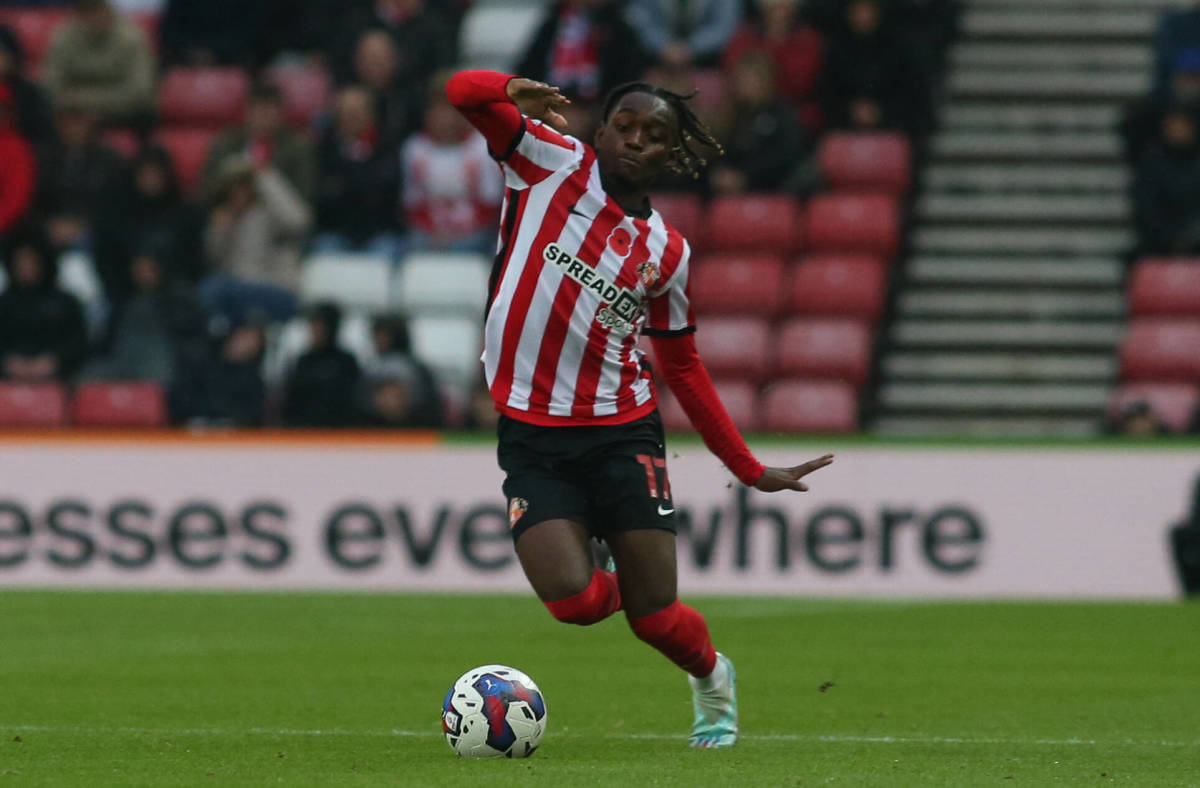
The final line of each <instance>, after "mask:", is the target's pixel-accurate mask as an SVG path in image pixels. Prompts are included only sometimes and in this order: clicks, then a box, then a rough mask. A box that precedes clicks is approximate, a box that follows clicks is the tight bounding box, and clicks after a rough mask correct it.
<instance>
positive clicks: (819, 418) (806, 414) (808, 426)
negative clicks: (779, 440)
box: [762, 380, 858, 432]
mask: <svg viewBox="0 0 1200 788" xmlns="http://www.w3.org/2000/svg"><path fill="white" fill-rule="evenodd" d="M762 412H763V420H764V427H765V429H767V430H769V431H772V432H853V431H854V430H856V429H858V399H857V396H856V395H855V392H854V387H853V386H851V385H850V384H849V383H837V382H830V381H809V380H787V381H781V382H779V383H776V384H774V385H772V386H771V387H770V388H768V389H767V390H766V392H765V393H764V394H763V400H762Z"/></svg>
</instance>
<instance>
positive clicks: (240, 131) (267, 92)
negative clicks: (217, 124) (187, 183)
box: [200, 82, 317, 200]
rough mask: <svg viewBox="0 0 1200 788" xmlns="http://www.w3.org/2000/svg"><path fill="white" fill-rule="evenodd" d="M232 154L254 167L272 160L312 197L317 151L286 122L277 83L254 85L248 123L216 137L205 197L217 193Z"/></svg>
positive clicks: (297, 187)
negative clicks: (225, 166)
mask: <svg viewBox="0 0 1200 788" xmlns="http://www.w3.org/2000/svg"><path fill="white" fill-rule="evenodd" d="M233 155H241V156H244V157H246V158H248V159H249V160H250V162H251V163H252V164H254V166H255V167H263V166H265V165H267V164H270V165H271V166H272V167H274V169H276V170H278V171H279V172H280V173H282V174H283V176H284V177H285V178H286V179H287V180H288V182H289V183H290V184H291V187H292V188H293V189H295V190H296V191H298V192H299V193H300V196H301V197H303V198H304V199H305V200H311V199H312V196H313V194H314V192H315V190H316V183H317V160H316V154H315V153H314V152H313V146H312V144H311V143H310V142H309V141H308V140H307V139H305V138H304V137H303V136H301V135H300V134H298V133H296V132H295V131H293V130H292V129H291V128H290V127H289V126H288V125H287V114H286V112H285V110H284V104H283V94H282V93H281V92H280V91H279V88H278V87H276V86H275V85H272V84H270V83H268V82H263V83H260V84H258V85H255V87H254V89H253V90H252V91H251V93H250V104H249V106H248V107H247V108H246V121H245V123H243V124H242V125H240V126H235V127H233V128H230V129H226V130H225V131H223V132H222V133H221V135H220V136H219V137H217V138H216V139H215V140H214V141H213V144H212V148H210V149H209V151H208V158H207V159H206V160H205V162H204V173H203V174H202V175H201V179H200V188H201V192H202V193H203V194H204V195H205V196H206V197H209V198H211V197H212V195H213V194H214V192H215V190H216V187H217V185H218V182H219V181H220V173H221V167H222V165H223V163H224V162H226V161H228V160H229V157H230V156H233Z"/></svg>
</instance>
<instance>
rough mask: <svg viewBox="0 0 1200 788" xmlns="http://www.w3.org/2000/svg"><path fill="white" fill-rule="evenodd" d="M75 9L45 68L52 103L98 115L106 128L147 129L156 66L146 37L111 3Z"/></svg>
mask: <svg viewBox="0 0 1200 788" xmlns="http://www.w3.org/2000/svg"><path fill="white" fill-rule="evenodd" d="M74 7H75V13H74V14H73V15H72V16H71V17H70V18H69V19H67V21H65V22H63V24H62V26H61V27H59V28H58V29H57V30H55V31H54V38H53V39H52V41H51V44H50V51H49V52H48V53H47V54H46V60H45V62H44V63H43V64H42V80H43V82H44V83H45V85H46V88H47V90H49V91H50V98H51V100H52V101H53V102H54V104H55V106H58V105H60V104H67V105H70V106H72V107H78V108H80V109H83V110H87V111H89V112H92V113H95V114H96V115H97V116H98V117H99V118H100V120H101V121H102V122H104V123H105V124H118V125H134V126H138V127H147V126H148V125H149V124H150V123H151V122H152V119H153V115H154V66H155V64H154V55H153V53H152V52H151V50H150V44H149V42H147V41H146V35H145V33H143V32H142V29H141V28H140V27H138V26H137V25H136V24H134V23H133V22H131V21H130V20H128V19H125V18H123V17H120V16H118V15H117V13H116V12H115V11H113V9H112V7H111V6H110V5H109V4H108V0H75V2H74Z"/></svg>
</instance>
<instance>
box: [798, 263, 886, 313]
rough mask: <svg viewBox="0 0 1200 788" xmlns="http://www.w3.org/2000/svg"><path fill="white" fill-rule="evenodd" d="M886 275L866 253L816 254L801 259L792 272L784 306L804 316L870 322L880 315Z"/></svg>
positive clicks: (882, 265)
mask: <svg viewBox="0 0 1200 788" xmlns="http://www.w3.org/2000/svg"><path fill="white" fill-rule="evenodd" d="M886 299H887V274H886V272H885V265H884V263H883V261H882V260H880V259H878V258H876V257H872V256H870V255H834V254H827V255H820V256H816V257H809V258H805V259H803V260H801V261H800V262H799V263H798V264H797V265H796V267H795V268H794V270H793V272H792V279H791V282H790V288H789V291H788V306H789V308H790V309H791V310H793V311H795V312H800V313H803V314H807V315H839V316H845V317H854V318H858V319H859V320H865V321H867V322H868V323H871V324H872V325H873V324H874V323H875V322H876V321H878V320H879V316H880V315H881V314H883V307H884V302H885V301H886Z"/></svg>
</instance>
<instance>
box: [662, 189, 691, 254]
mask: <svg viewBox="0 0 1200 788" xmlns="http://www.w3.org/2000/svg"><path fill="white" fill-rule="evenodd" d="M650 204H651V205H653V206H654V210H656V211H658V212H659V213H660V214H662V217H663V220H664V221H665V222H666V223H667V224H669V225H671V226H672V227H674V228H675V229H676V230H678V231H679V232H680V233H682V234H683V237H684V238H686V239H687V240H688V244H689V245H690V246H691V247H692V253H693V254H695V252H696V250H697V249H700V248H703V246H704V204H703V203H702V202H701V201H700V198H699V197H697V196H696V195H694V194H685V193H681V192H666V193H663V194H654V195H651V197H650Z"/></svg>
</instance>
